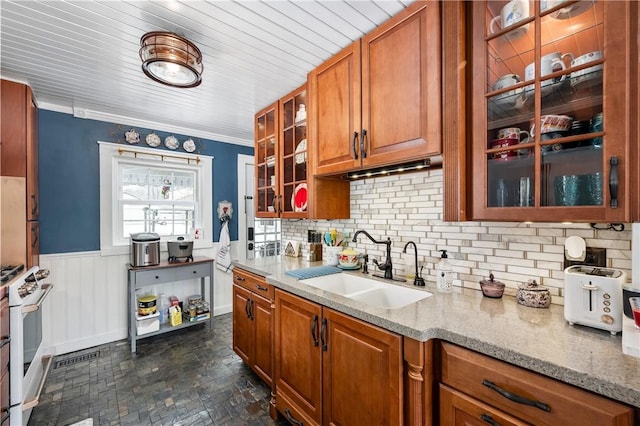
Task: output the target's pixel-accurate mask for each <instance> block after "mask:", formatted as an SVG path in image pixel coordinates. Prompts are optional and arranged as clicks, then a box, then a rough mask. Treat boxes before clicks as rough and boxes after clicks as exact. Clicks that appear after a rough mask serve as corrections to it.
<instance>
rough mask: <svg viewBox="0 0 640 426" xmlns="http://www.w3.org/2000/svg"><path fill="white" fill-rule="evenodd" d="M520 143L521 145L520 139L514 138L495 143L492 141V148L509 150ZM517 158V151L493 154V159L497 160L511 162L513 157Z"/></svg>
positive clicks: (499, 140) (496, 140) (495, 141)
mask: <svg viewBox="0 0 640 426" xmlns="http://www.w3.org/2000/svg"><path fill="white" fill-rule="evenodd" d="M518 143H520V141H519V140H518V138H512V139H509V138H507V139H495V140H493V141H491V145H490V146H491V148H508V147H510V146H513V145H517V144H518ZM515 156H516V151H514V150H511V151H498V152H496V153H494V154H493V158H494V159H496V160H504V161H507V160H511V159H512V158H513V157H515Z"/></svg>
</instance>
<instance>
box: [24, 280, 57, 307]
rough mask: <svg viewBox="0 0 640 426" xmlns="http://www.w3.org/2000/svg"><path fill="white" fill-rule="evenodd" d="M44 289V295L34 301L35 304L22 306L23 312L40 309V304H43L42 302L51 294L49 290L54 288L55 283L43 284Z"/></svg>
mask: <svg viewBox="0 0 640 426" xmlns="http://www.w3.org/2000/svg"><path fill="white" fill-rule="evenodd" d="M42 289H43V290H44V293H42V295H41V296H40V299H38V301H37V302H36V303H34V304H33V305H25V306H23V307H22V313H23V314H28V313H29V312H35V311H37V310H38V309H40V305H42V302H44V299H46V298H47V296H48V295H49V292H50V291H51V290H52V289H53V284H42Z"/></svg>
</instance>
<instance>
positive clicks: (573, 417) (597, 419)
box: [441, 342, 633, 425]
mask: <svg viewBox="0 0 640 426" xmlns="http://www.w3.org/2000/svg"><path fill="white" fill-rule="evenodd" d="M441 345H442V382H443V383H445V384H446V385H449V386H451V387H452V388H455V389H458V390H460V391H462V392H464V393H466V394H467V395H473V397H474V398H476V399H478V400H480V401H482V402H485V403H487V404H489V405H491V406H493V407H495V408H498V409H500V410H502V411H504V412H505V413H507V414H510V415H512V416H515V417H517V418H519V419H521V420H524V421H526V422H530V423H533V424H537V425H560V424H576V425H579V424H585V425H586V424H597V425H614V424H615V425H623V424H628V425H631V424H632V420H633V411H632V409H631V408H629V407H627V406H625V405H623V404H620V403H618V402H615V401H612V400H610V399H607V398H604V397H601V396H598V395H595V394H593V393H590V392H587V391H584V390H582V389H578V388H576V387H574V386H571V385H568V384H566V383H562V382H559V381H557V380H554V379H550V378H548V377H544V376H542V375H540V374H537V373H534V372H531V371H529V370H525V369H523V368H520V367H516V366H514V365H511V364H508V363H505V362H503V361H498V360H496V359H494V358H491V357H488V356H485V355H481V354H479V353H476V352H473V351H470V350H468V349H464V348H461V347H459V346H455V345H452V344H449V343H445V342H442V343H441ZM500 392H502V394H501V393H500ZM506 392H508V393H510V394H511V395H512V398H511V399H509V398H507V397H506V396H503V394H506ZM516 395H517V396H519V397H522V398H525V399H527V400H529V401H534V402H536V403H537V405H538V406H531V405H526V404H523V403H518V402H515V401H513V396H516Z"/></svg>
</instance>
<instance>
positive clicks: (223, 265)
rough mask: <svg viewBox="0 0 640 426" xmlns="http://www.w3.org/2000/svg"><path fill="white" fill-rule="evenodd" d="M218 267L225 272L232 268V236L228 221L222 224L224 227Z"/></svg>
mask: <svg viewBox="0 0 640 426" xmlns="http://www.w3.org/2000/svg"><path fill="white" fill-rule="evenodd" d="M216 268H218V269H220V270H221V271H224V272H229V270H230V269H231V238H230V237H229V222H228V221H227V222H224V223H223V224H222V229H221V230H220V241H218V254H217V256H216Z"/></svg>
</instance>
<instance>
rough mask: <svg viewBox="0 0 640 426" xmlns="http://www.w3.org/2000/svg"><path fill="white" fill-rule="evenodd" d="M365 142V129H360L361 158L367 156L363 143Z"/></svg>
mask: <svg viewBox="0 0 640 426" xmlns="http://www.w3.org/2000/svg"><path fill="white" fill-rule="evenodd" d="M366 143H367V129H362V137H361V138H360V154H361V155H362V158H367V150H366V149H365V144H366Z"/></svg>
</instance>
